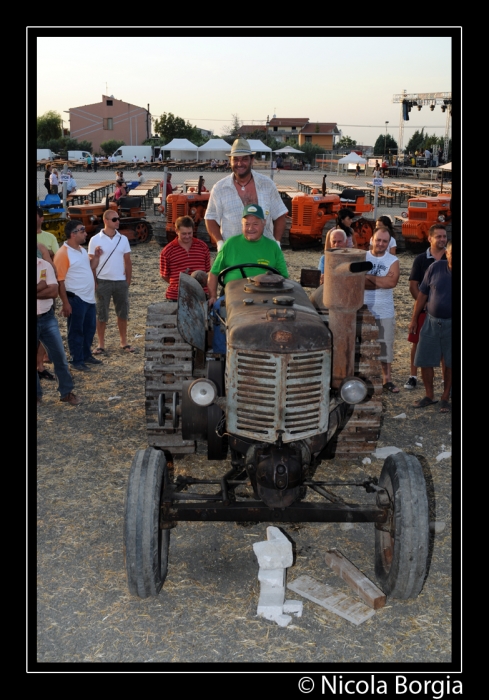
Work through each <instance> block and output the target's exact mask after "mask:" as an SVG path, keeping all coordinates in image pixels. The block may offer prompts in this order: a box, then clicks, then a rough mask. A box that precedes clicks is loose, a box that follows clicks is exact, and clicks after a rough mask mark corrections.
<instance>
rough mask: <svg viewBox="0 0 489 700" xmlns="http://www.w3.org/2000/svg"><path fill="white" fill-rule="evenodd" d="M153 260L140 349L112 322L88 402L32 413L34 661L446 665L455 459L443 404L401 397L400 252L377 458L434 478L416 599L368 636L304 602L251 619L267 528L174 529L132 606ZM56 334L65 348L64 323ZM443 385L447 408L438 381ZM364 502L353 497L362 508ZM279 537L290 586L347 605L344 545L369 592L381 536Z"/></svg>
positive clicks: (135, 306) (159, 286)
mask: <svg viewBox="0 0 489 700" xmlns="http://www.w3.org/2000/svg"><path fill="white" fill-rule="evenodd" d="M160 250H161V248H160V246H159V245H158V243H157V242H156V241H155V240H153V241H151V242H150V243H148V244H145V245H140V246H137V247H134V248H133V252H132V259H133V283H132V285H131V291H130V298H131V315H130V322H129V339H130V342H131V343H132V344H133V345H134V346H135V347H136V348H137V353H136V354H134V355H130V354H123V353H122V352H121V351H120V350H119V348H118V334H117V331H116V324H115V317H114V316H113V315H112V316H111V319H110V321H109V324H108V332H107V343H106V347H107V355H106V357H104V358H103V359H104V364H103V365H101V366H98V367H95V368H93V369H92V371H91V372H90V373H89V374H88V373H87V374H83V373H77V374H76V376H75V381H76V388H75V392H76V393H77V394H79V395H80V396H81V397H82V398H83V400H84V402H83V404H82V405H81V406H79V407H70V406H66V405H64V404H61V403H60V402H59V401H58V393H57V391H56V383H55V382H47V381H43V390H44V401H43V404H42V405H41V406H40V408H39V409H38V412H37V652H36V660H37V662H38V663H40V664H45V663H50V662H51V663H60V664H69V663H75V664H86V663H96V664H106V663H111V662H113V663H116V664H122V663H131V664H133V663H137V662H144V663H157V662H162V663H168V664H174V663H178V662H184V663H186V664H196V663H202V662H204V663H209V664H220V663H223V664H235V663H239V662H245V663H246V664H252V663H257V662H265V663H267V664H274V663H277V662H279V661H280V662H284V663H295V664H305V665H307V664H312V663H337V664H343V663H349V662H356V663H368V664H369V668H372V669H373V668H374V666H375V664H382V665H384V664H386V663H387V664H394V663H400V664H406V665H407V666H409V665H410V664H413V663H418V662H419V663H423V664H434V665H435V666H436V665H438V664H440V663H447V662H450V661H451V660H452V602H453V601H452V575H451V574H452V569H451V547H452V544H451V543H452V534H453V533H452V506H451V503H452V491H451V481H452V480H451V475H452V470H451V459H450V458H444V459H440V460H438V459H437V456H439V455H440V454H441V453H443V452H451V443H452V432H451V431H452V421H451V415H443V414H440V413H439V411H438V410H437V406H434V407H430V408H426V409H422V410H418V411H417V410H415V409H414V408H413V407H412V403H413V402H414V401H415V400H417V399H418V398H420V397H422V396H423V395H424V394H423V390H422V388H418V389H417V390H415V391H407V390H404V389H403V388H402V387H403V385H404V382H405V381H406V379H407V377H408V375H409V349H410V345H409V343H408V342H407V340H406V337H407V327H408V322H409V318H410V314H411V310H412V300H411V297H410V295H409V291H408V275H409V271H410V268H411V264H412V260H413V253H412V252H409V251H408V252H402V253H400V254H399V258H400V262H401V278H400V280H399V284H398V286H397V288H396V290H395V305H396V310H397V330H396V342H395V359H394V363H393V379H394V381H395V383H396V384H397V385H398V386H399V387H400V389H401V390H400V392H399V393H398V394H385V395H384V397H383V406H384V417H383V424H382V431H381V436H380V441H379V446H389V445H395V446H397V447H399V448H401V449H403V450H405V451H406V452H410V453H413V454H416V455H417V456H418V458H419V459H420V461H421V463H422V465H423V469H424V471H425V475H426V477H427V482H428V491H429V498H430V519H431V520H432V521H433V522H436V523H437V531H436V533H435V534H433V536H432V542H431V561H430V568H429V574H428V577H427V580H426V583H425V585H424V588H423V590H422V592H421V594H420V596H419V597H418V598H417V599H415V600H408V601H399V600H394V599H388V601H387V605H386V606H385V607H384V608H382V609H381V610H379V611H377V612H376V614H375V615H374V616H373V617H371V618H370V619H369V620H367V621H366V622H364V623H363V624H361V625H359V626H355V625H353V624H352V623H350V622H348V621H346V620H344V619H342V618H340V617H337V616H336V615H334V614H332V613H329V612H328V611H327V610H325V609H323V608H321V607H320V606H318V605H316V604H314V603H312V602H309V601H307V600H304V601H303V602H304V611H303V615H302V617H301V618H296V619H294V621H293V622H292V623H291V624H290V625H289V626H288V627H286V628H280V627H278V626H277V625H276V624H275V623H273V622H269V621H266V620H264V619H262V618H258V617H257V616H256V606H257V602H258V594H259V583H258V580H257V572H258V564H257V560H256V558H255V555H254V553H253V549H252V545H253V543H254V542H257V541H260V540H263V539H266V525H267V524H266V523H261V524H256V525H251V526H249V527H243V526H238V525H236V524H234V523H230V524H226V523H214V524H212V523H210V524H208V523H181V524H179V525H178V527H177V528H175V529H174V530H172V532H171V538H170V557H169V571H168V577H167V580H166V583H165V585H164V587H163V589H162V591H161V593H160V594H159V596H157V597H156V598H149V599H145V600H141V599H139V598H135V597H132V596H131V595H130V594H129V592H128V589H127V584H126V578H125V571H124V562H123V547H122V533H123V503H124V495H125V491H126V487H127V477H128V472H129V469H130V466H131V462H132V460H133V457H134V454H135V452H136V450H138V449H141V448H146V447H147V440H146V431H145V412H144V398H145V385H144V376H143V366H144V334H145V325H146V311H147V306H148V304H150V303H152V302H155V301H159V300H162V299H163V295H164V287H165V285H164V283H162V281H161V279H160V277H159V271H158V258H159V252H160ZM284 254H285V258H286V261H287V265H288V267H289V271H290V275H291V277H292V278H293V279H296V280H298V279H299V277H300V270H301V268H303V267H313V268H315V267H317V263H318V259H319V256H320V254H321V252H320V251H318V250H314V251H292V250H290V249H286V250H285V251H284ZM60 328H61V332H62V335H63V337H64V338H66V324H65V321H64V320H63V319H61V318H60ZM53 385H54V386H53ZM435 388H436V395H437V396H438V397H439V395H440V393H441V387H440V373H439V371H438V372H437V373H436V387H435ZM401 414H405V417H403V418H401V417H400V415H401ZM201 452H202V449H200V450H199V454H197V455H192V456H187V457H185V458H184V459H183V460H180V461H179V462H178V463H177V464H178V469H180V470H182V472H189V471H191V470H192V472H193V470H194V469H195V470H197V471H200V470H204V471H205V470H218V469H219V468H220V464H217V465H216V464H214V463H212V464H211V463H208V462H207V459H206V457H205V456H204V455H203V454H201ZM381 467H382V460H378V459H374V458H372V460H371V463H370V464H362V462H361V461H358V462H355V461H352V462H351V463H349V464H348V465H347V466H345V465H340V464H336V463H335V462H334V460H333V461H332V462H329V463H327V464H323V466H322V467H321V469H323V470H324V472H322V473H324V475H325V476H326V477H332V478H337V477H338V476H339V477H340V478H346V475H348V476H349V477H354V478H355V479H359V478H361V477H362V476H363V475H369V474H371V475H377V476H378V475H379V474H380V470H381ZM223 471H224V470H223ZM216 473H217V471H216ZM30 476H31V478H32V473H31V474H30ZM363 495H364V494H363V492H362V493H361V494H355V498H356V499H357V500H362V496H363ZM283 529H284V531H285V532H286V533H287V534H288V535H289V536H290V538H291V539H292V540H293V542H294V547H295V563H294V565H293V566H292V567H291V568H290V569H289V570H288V579H289V580H293V579H296V578H297V577H298V576H300V575H302V574H308V575H310V576H312V577H313V578H315V579H316V580H318V581H320V582H323V583H328V584H330V585H332V586H334V587H337V588H338V589H339V590H341V591H344V592H346V593H349V589H348V587H347V585H346V584H345V583H344V582H343V581H342V580H341V579H340V578H339V577H338V576H336V575H335V574H334V573H333V572H332V571H331V570H330V569H329V567H328V566H327V565H326V563H325V561H324V553H325V551H326V550H327V549H330V548H332V547H336V548H338V549H339V550H340V551H341V552H342V553H343V554H344V555H345V556H346V557H348V558H349V559H350V560H351V561H352V562H353V563H354V564H355V565H356V566H357V567H358V568H359V569H360V570H361V571H363V573H364V574H365V575H366V576H368V577H369V578H370V579H371V580H373V581H375V574H374V528H373V525H360V524H355V525H348V526H346V525H340V524H303V525H293V526H290V525H285V526H284V528H283ZM32 544H33V542H32V540H31V545H32ZM31 583H33V582H32V581H31ZM31 590H32V589H31ZM289 597H292V598H295V597H297V595H296V594H291V595H290V596H289ZM455 605H457V601H455ZM384 669H385V666H384ZM229 670H232V668H231V667H230V669H229ZM340 671H341V669H340Z"/></svg>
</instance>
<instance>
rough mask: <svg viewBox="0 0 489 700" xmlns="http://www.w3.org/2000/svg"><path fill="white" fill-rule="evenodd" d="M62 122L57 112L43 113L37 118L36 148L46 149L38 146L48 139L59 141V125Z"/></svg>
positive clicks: (60, 133)
mask: <svg viewBox="0 0 489 700" xmlns="http://www.w3.org/2000/svg"><path fill="white" fill-rule="evenodd" d="M62 123H63V121H62V119H61V114H59V112H54V111H53V110H50V111H49V112H45V113H44V114H43V115H42V116H41V117H38V118H37V146H38V148H47V146H44V145H41V146H40V145H39V144H40V143H44V142H47V141H49V139H59V138H61V136H62V131H61V125H62Z"/></svg>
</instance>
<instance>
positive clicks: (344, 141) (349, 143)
mask: <svg viewBox="0 0 489 700" xmlns="http://www.w3.org/2000/svg"><path fill="white" fill-rule="evenodd" d="M356 145H357V142H356V141H355V140H354V139H352V138H351V137H350V136H342V137H341V138H340V140H339V141H337V143H336V146H337V147H338V148H353V147H354V146H356Z"/></svg>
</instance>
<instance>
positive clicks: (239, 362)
mask: <svg viewBox="0 0 489 700" xmlns="http://www.w3.org/2000/svg"><path fill="white" fill-rule="evenodd" d="M327 253H328V255H327V257H328V268H330V269H331V275H332V279H335V280H336V283H335V284H333V287H332V288H329V291H328V289H326V290H325V294H326V295H329V299H328V305H329V306H330V314H329V323H330V325H331V324H333V326H334V327H335V328H336V331H335V332H337V334H338V339H339V340H338V352H337V356H336V358H335V362H334V364H333V362H332V337H331V331H330V329H329V328H328V325H327V324H326V323H325V321H324V317H323V316H321V315H320V314H319V313H318V311H317V309H316V308H315V307H314V306H313V305H312V303H311V301H310V300H309V298H308V296H307V294H306V292H305V291H304V289H303V288H302V287H301V286H300V284H298V283H297V282H293V281H291V280H287V279H284V278H283V277H282V276H281V275H278V274H275V273H271V272H268V273H267V274H261V275H257V276H256V277H252V278H248V279H238V280H232V281H230V282H228V283H227V284H226V297H225V305H224V303H222V304H221V309H220V317H221V321H222V325H223V326H224V327H225V329H226V339H227V352H226V357H225V363H224V362H222V358H221V357H220V356H217V357H216V356H212V355H210V356H208V360H207V376H206V377H205V378H199V379H196V380H195V381H193V382H184V385H183V395H182V406H181V407H178V406H174V414H176V413H179V415H181V418H182V434H183V436H184V438H185V439H206V438H207V439H208V440H210V439H211V435H212V431H215V432H216V433H217V434H218V435H220V436H221V437H226V438H227V439H228V440H229V445H230V447H231V449H232V451H233V452H234V455H235V458H237V459H239V460H241V461H242V463H243V465H244V466H245V468H246V471H247V473H248V475H249V477H250V481H251V483H252V485H253V488H254V491H255V493H256V495H257V496H258V497H259V498H260V499H261V500H262V501H263V502H264V503H266V504H267V505H268V506H269V507H271V508H285V507H287V506H289V505H291V504H292V503H293V502H295V501H296V500H298V499H300V498H302V497H303V494H304V493H305V489H304V486H303V483H304V481H305V479H307V478H309V477H312V476H313V474H314V470H315V468H316V466H317V464H318V462H319V461H320V459H319V455H320V453H321V451H322V450H323V449H324V448H325V447H326V446H327V444H328V442H329V440H330V439H331V438H332V437H333V435H334V434H335V432H336V430H337V429H338V428H339V427H340V425H341V423H342V421H343V418H344V416H345V414H346V411H347V410H348V407H349V406H350V405H351V404H355V403H359V402H361V401H363V400H364V398H365V396H366V394H367V387H366V385H365V384H364V382H363V381H362V380H361V379H359V378H357V377H354V376H353V374H354V369H353V367H354V349H355V318H356V312H357V309H358V308H360V307H361V306H362V303H363V288H364V276H363V275H362V274H358V273H361V272H365V271H366V269H367V267H370V266H371V265H370V263H365V253H364V252H363V251H353V250H341V251H327ZM352 273H353V274H352ZM203 296H205V295H203V292H202V289H201V288H200V285H198V283H197V282H196V281H195V280H193V279H192V278H190V277H189V276H188V275H183V274H182V275H181V276H180V289H179V309H178V328H179V331H180V333H181V334H182V336H183V337H184V338H185V339H186V340H187V342H189V343H190V344H192V345H193V346H194V347H197V348H199V349H200V350H204V345H205V341H204V332H203V329H202V323H199V314H200V317H201V318H203V317H204V314H205V306H206V302H205V298H203ZM199 306H200V311H199ZM335 306H337V307H338V309H337V311H336V310H335ZM337 319H338V320H339V321H340V322H339V323H337ZM350 321H351V323H350ZM342 323H343V326H344V327H343V328H341V325H342ZM338 326H340V327H338ZM216 332H220V331H219V330H217V331H216ZM219 368H224V369H219ZM223 375H224V376H223ZM211 410H212V411H213V412H214V413H213V414H211V413H210V411H211ZM211 415H213V416H214V417H213V421H214V424H213V425H212V424H210V417H211Z"/></svg>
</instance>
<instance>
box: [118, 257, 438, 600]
mask: <svg viewBox="0 0 489 700" xmlns="http://www.w3.org/2000/svg"><path fill="white" fill-rule="evenodd" d="M365 257H366V253H365V252H364V251H361V250H354V249H343V250H333V251H326V252H325V283H324V287H323V300H322V301H323V304H322V308H319V309H318V308H316V307H315V306H314V305H313V303H312V302H311V301H310V300H309V298H308V296H307V294H306V292H305V291H304V289H303V288H302V287H301V286H300V285H299V283H297V282H295V281H292V280H288V279H284V278H283V277H282V276H281V275H279V274H278V273H277V271H276V270H274V269H273V268H268V266H263V265H262V266H260V265H257V264H256V263H248V264H242V265H237V266H234V267H233V268H228V269H227V270H224V271H223V272H222V273H221V275H220V277H219V281H220V283H221V285H224V284H225V283H226V275H227V273H228V272H229V271H231V270H233V269H235V268H238V269H239V270H240V271H241V275H242V277H243V279H237V280H231V281H229V282H228V283H227V284H225V304H224V303H222V304H221V308H220V311H219V317H220V323H221V326H220V328H224V329H225V333H226V341H227V350H226V353H225V354H215V353H212V352H210V351H209V347H211V345H210V339H209V334H210V333H211V332H212V331H211V330H210V329H211V328H212V325H210V323H209V312H208V308H207V301H206V297H205V294H204V292H203V289H202V287H201V286H200V285H199V283H198V282H197V281H196V280H195V279H194V278H193V277H191V276H189V275H185V274H183V273H182V275H181V276H180V285H179V298H178V302H177V303H158V304H152V305H151V306H150V307H149V309H148V328H147V333H146V365H145V375H146V415H147V421H148V422H147V432H148V443H149V445H150V446H149V447H148V448H146V449H142V450H138V451H137V453H136V455H135V457H134V460H133V463H132V466H131V469H130V473H129V481H128V488H127V495H126V502H125V520H124V555H125V566H126V574H127V581H128V586H129V590H130V592H131V593H132V594H134V595H137V596H139V597H142V598H145V597H147V596H150V595H157V594H158V592H159V591H160V589H161V587H162V585H163V582H164V580H165V577H166V575H167V564H168V549H169V538H170V532H171V529H172V528H173V527H175V526H176V525H177V523H178V522H179V521H230V522H269V523H288V522H290V523H291V522H357V523H360V522H362V523H374V524H375V548H376V555H375V557H376V574H377V577H378V579H379V581H380V583H381V586H382V588H383V589H384V592H385V593H386V594H389V595H391V596H393V597H398V598H410V597H416V596H417V595H418V593H419V592H420V590H421V588H422V586H423V582H424V578H425V575H426V572H427V561H428V534H429V528H428V501H427V494H426V484H425V480H424V476H423V471H422V468H421V465H420V463H419V461H418V460H417V459H416V458H415V457H414V456H408V455H405V454H403V453H398V454H396V455H393V456H392V457H389V458H388V459H387V460H386V461H385V463H384V466H383V469H382V472H381V474H380V477H376V476H373V477H371V476H367V477H365V478H362V479H360V480H355V481H352V480H349V481H348V484H349V487H353V486H357V487H360V488H362V489H364V490H365V491H366V493H367V494H370V495H371V497H372V501H373V502H371V503H368V504H357V503H351V502H346V501H345V500H343V498H342V497H341V496H339V495H335V493H334V489H335V487H340V486H341V482H338V481H337V480H335V481H327V480H325V479H324V478H323V479H321V478H320V475H319V478H318V475H317V474H316V473H317V471H318V470H319V469H320V468H321V463H322V461H323V460H330V459H332V458H333V457H334V458H336V459H338V458H346V459H349V460H353V459H355V460H356V461H357V466H358V463H359V460H358V458H361V457H363V456H364V455H366V454H370V453H371V452H372V451H373V450H374V449H375V446H376V442H377V438H378V435H379V429H380V421H381V412H382V401H381V396H382V382H381V372H380V363H379V361H378V352H379V345H378V341H377V326H376V325H375V322H374V319H373V317H372V316H371V315H370V313H369V311H368V310H367V309H366V307H364V306H363V294H364V284H365V281H364V278H365V272H366V271H368V270H369V269H371V263H368V262H366V260H365ZM257 268H265V269H266V270H267V271H268V273H267V274H257V275H255V276H252V277H247V274H248V273H249V272H250V271H251V272H252V274H254V273H256V272H260V271H261V270H260V269H257ZM213 332H221V330H220V329H217V330H214V331H213ZM197 441H199V442H204V444H206V445H207V457H208V459H209V460H224V459H226V457H227V455H228V452H230V462H229V463H227V466H226V467H225V473H224V474H222V475H221V476H219V477H218V478H214V479H212V478H209V477H208V476H207V478H203V479H202V478H195V477H194V476H189V475H187V474H179V475H178V476H175V471H177V470H176V463H175V459H176V457H178V455H182V454H191V453H194V452H195V451H196V442H197ZM201 451H202V450H201V449H200V450H199V452H201ZM210 468H211V465H209V469H210Z"/></svg>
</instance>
